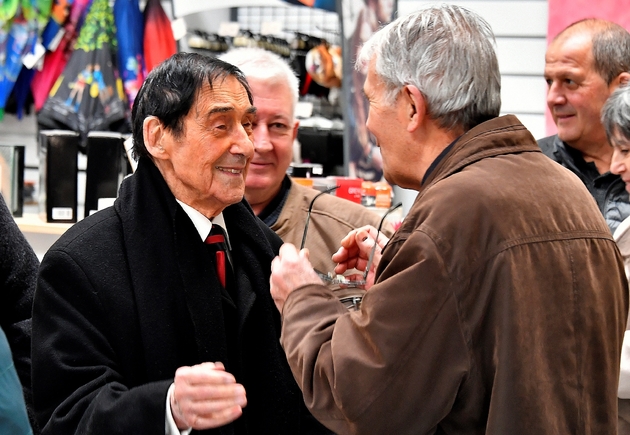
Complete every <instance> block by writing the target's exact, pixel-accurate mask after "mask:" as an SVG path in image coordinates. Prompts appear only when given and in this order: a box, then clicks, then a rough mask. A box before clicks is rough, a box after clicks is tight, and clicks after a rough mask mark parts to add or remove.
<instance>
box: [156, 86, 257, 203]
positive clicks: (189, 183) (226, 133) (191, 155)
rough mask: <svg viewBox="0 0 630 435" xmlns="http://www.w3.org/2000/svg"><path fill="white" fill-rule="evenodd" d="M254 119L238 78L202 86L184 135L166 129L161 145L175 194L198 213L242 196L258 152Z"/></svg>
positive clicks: (185, 124)
mask: <svg viewBox="0 0 630 435" xmlns="http://www.w3.org/2000/svg"><path fill="white" fill-rule="evenodd" d="M254 117H255V109H254V107H253V106H252V105H251V104H250V102H249V99H248V97H247V92H246V91H245V88H244V87H243V85H241V84H240V83H239V82H238V80H237V79H235V78H234V77H232V76H229V77H227V78H226V79H225V80H223V81H218V82H216V83H214V84H213V89H211V88H210V86H209V85H208V84H204V86H203V88H202V89H201V90H200V92H199V95H198V97H197V101H196V102H195V103H194V104H193V106H192V107H191V109H190V112H189V113H188V114H187V115H186V117H185V118H184V129H183V134H182V136H181V137H180V138H175V137H174V136H173V135H172V134H171V133H170V132H167V133H166V135H165V138H164V140H163V141H162V143H161V144H162V146H163V147H164V149H165V151H166V153H167V154H168V159H167V162H166V163H165V164H166V167H167V169H166V170H167V171H168V172H169V173H170V177H168V178H167V182H168V183H169V187H170V188H171V190H173V193H174V194H175V197H176V198H178V199H179V200H180V201H183V202H184V203H186V204H188V205H190V206H191V207H193V208H197V209H198V210H200V211H201V210H209V209H213V210H218V211H221V210H222V209H223V208H225V207H227V206H228V205H230V204H234V203H237V202H239V201H240V200H241V199H242V198H243V194H244V191H245V177H246V175H247V169H248V166H249V162H250V160H251V158H252V156H253V155H254V146H253V142H252V141H253V138H252V134H253V121H254ZM168 166H170V168H168ZM169 180H170V181H169Z"/></svg>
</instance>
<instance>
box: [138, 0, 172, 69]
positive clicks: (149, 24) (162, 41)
mask: <svg viewBox="0 0 630 435" xmlns="http://www.w3.org/2000/svg"><path fill="white" fill-rule="evenodd" d="M175 53H177V43H176V42H175V37H174V36H173V29H172V28H171V21H170V20H169V19H168V16H167V15H166V12H164V9H163V8H162V4H161V3H160V0H148V1H147V5H146V6H145V7H144V63H145V66H146V69H147V74H148V73H149V72H151V70H152V69H153V68H154V67H155V66H157V65H158V64H160V63H161V62H162V61H165V60H166V59H168V58H169V57H171V56H172V55H174V54H175Z"/></svg>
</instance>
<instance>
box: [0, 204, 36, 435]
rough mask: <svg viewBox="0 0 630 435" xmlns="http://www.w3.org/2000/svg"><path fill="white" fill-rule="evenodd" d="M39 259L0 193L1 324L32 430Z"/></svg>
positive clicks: (34, 424) (33, 420) (33, 423)
mask: <svg viewBox="0 0 630 435" xmlns="http://www.w3.org/2000/svg"><path fill="white" fill-rule="evenodd" d="M38 267H39V260H38V259H37V256H36V255H35V252H34V251H33V248H32V247H31V245H29V243H28V241H27V240H26V238H25V237H24V234H22V232H21V231H20V228H18V226H17V224H16V223H15V220H14V219H13V216H12V215H11V212H10V211H9V208H8V207H7V205H6V203H5V202H4V198H3V197H2V195H0V327H1V328H2V329H3V330H4V333H5V334H6V338H7V341H8V342H9V345H10V346H11V353H12V354H13V361H14V362H15V369H16V370H17V374H18V376H19V378H20V383H21V384H22V389H23V392H24V400H26V404H27V408H28V410H29V417H30V419H31V425H32V427H33V429H34V432H35V433H36V434H37V433H38V431H37V425H36V423H35V416H34V414H33V412H32V406H31V402H32V397H31V396H32V395H31V311H32V309H33V294H34V293H35V282H36V280H37V268H38Z"/></svg>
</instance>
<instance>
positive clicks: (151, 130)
mask: <svg viewBox="0 0 630 435" xmlns="http://www.w3.org/2000/svg"><path fill="white" fill-rule="evenodd" d="M164 133H165V130H164V126H163V125H162V123H161V122H160V120H159V119H157V117H155V116H147V117H146V118H145V119H144V122H143V123H142V135H143V137H144V146H145V147H146V148H147V151H148V152H149V154H151V156H153V158H155V159H164V158H166V156H167V153H166V151H165V150H164V147H163V146H162V139H163V137H164Z"/></svg>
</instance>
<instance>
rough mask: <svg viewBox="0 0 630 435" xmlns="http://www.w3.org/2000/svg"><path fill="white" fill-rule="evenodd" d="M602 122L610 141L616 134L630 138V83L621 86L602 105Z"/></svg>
mask: <svg viewBox="0 0 630 435" xmlns="http://www.w3.org/2000/svg"><path fill="white" fill-rule="evenodd" d="M602 124H603V125H604V129H605V130H606V136H607V137H608V141H609V142H610V140H611V138H612V137H613V136H614V135H616V134H621V135H623V137H625V138H626V139H628V140H630V85H628V84H624V85H621V86H619V87H618V88H617V89H615V91H614V92H613V93H612V94H610V97H608V100H606V104H604V107H602Z"/></svg>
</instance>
